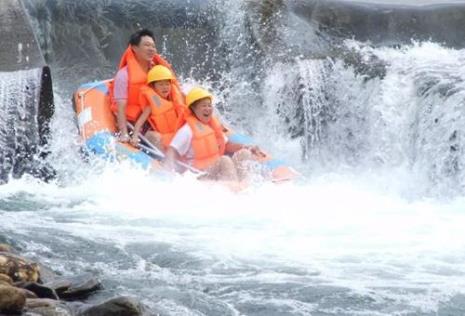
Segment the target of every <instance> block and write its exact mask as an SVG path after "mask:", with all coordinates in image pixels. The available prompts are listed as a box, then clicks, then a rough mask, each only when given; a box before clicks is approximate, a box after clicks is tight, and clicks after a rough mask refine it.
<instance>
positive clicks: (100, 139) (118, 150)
mask: <svg viewBox="0 0 465 316" xmlns="http://www.w3.org/2000/svg"><path fill="white" fill-rule="evenodd" d="M114 138H115V137H114V136H113V135H112V133H110V132H99V133H96V134H95V135H94V136H92V137H91V138H89V139H88V140H87V141H86V148H87V149H88V150H89V151H90V152H93V153H95V154H96V155H98V156H101V157H102V158H104V159H108V160H110V161H114V160H116V157H117V156H123V157H127V158H128V159H130V160H131V161H133V162H135V163H136V164H138V165H140V166H141V167H143V168H149V167H150V166H151V165H152V162H153V158H151V157H150V156H149V155H147V154H146V153H144V152H142V151H140V150H136V151H131V150H130V149H129V148H127V147H126V146H124V145H122V144H120V143H118V142H116V143H115V146H114V148H115V152H112V151H111V150H109V148H111V147H109V146H110V144H112V143H113V142H114V141H115V140H114Z"/></svg>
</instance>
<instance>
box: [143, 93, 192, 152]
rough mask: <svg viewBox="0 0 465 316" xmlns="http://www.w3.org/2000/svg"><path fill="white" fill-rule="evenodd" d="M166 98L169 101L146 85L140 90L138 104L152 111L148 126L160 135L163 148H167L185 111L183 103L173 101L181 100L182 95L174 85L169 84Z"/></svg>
mask: <svg viewBox="0 0 465 316" xmlns="http://www.w3.org/2000/svg"><path fill="white" fill-rule="evenodd" d="M168 98H169V100H167V99H164V98H162V97H161V96H159V95H158V93H156V92H155V91H154V90H153V89H152V88H151V87H149V86H147V85H144V86H143V87H142V88H141V92H140V99H141V100H140V102H139V103H140V104H142V105H148V106H150V108H151V110H152V111H151V114H150V116H149V118H148V121H149V124H150V126H151V127H152V129H153V130H154V131H157V132H159V133H160V135H161V137H162V144H163V146H164V147H165V148H167V147H168V146H169V143H170V142H171V140H172V139H173V136H174V134H175V132H176V129H177V126H178V121H179V120H180V118H181V117H183V115H184V111H186V110H187V107H186V106H185V105H184V104H183V103H180V102H179V101H174V100H182V99H183V95H182V94H181V92H180V91H179V90H178V89H177V87H176V86H175V85H174V84H171V92H170V95H169V96H168ZM171 100H173V101H171Z"/></svg>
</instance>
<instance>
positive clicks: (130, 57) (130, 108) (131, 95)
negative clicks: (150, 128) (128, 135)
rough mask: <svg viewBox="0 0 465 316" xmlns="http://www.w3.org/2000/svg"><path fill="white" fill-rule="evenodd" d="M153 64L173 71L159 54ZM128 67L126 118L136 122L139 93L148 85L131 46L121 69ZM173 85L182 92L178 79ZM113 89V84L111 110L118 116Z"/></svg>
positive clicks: (144, 72) (124, 57) (138, 112)
mask: <svg viewBox="0 0 465 316" xmlns="http://www.w3.org/2000/svg"><path fill="white" fill-rule="evenodd" d="M153 64H154V65H163V66H165V67H167V68H169V69H170V70H171V71H172V68H171V65H170V64H169V63H168V62H167V61H166V60H165V59H163V57H161V56H160V55H158V54H157V55H155V56H154V57H153ZM126 66H127V69H128V99H127V103H126V118H127V119H128V120H129V121H132V122H134V121H136V120H137V118H138V117H139V115H140V113H141V108H140V105H139V93H140V89H141V87H142V86H143V85H145V84H146V83H147V72H146V71H145V70H144V69H143V68H142V67H141V66H140V64H139V62H138V61H137V58H136V56H135V55H134V51H133V50H132V48H131V46H130V45H129V46H128V48H127V49H126V51H125V52H124V54H123V56H122V57H121V61H120V64H119V69H121V68H123V67H126ZM173 83H174V85H176V87H177V88H178V90H179V91H181V89H180V88H179V87H180V86H179V83H178V81H177V80H176V79H175V80H173ZM113 88H114V87H113V82H112V84H111V85H110V99H111V110H112V111H113V113H115V114H116V113H117V112H118V106H117V105H116V101H115V100H114V98H113ZM181 95H182V94H181ZM182 97H184V96H182ZM182 103H185V102H182Z"/></svg>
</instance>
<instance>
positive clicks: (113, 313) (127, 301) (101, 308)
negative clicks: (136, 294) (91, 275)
mask: <svg viewBox="0 0 465 316" xmlns="http://www.w3.org/2000/svg"><path fill="white" fill-rule="evenodd" d="M142 313H143V307H142V304H141V303H140V302H138V301H137V300H135V299H133V298H130V297H125V296H122V297H116V298H113V299H110V300H108V301H106V302H103V303H101V304H98V305H94V306H92V307H89V308H87V309H84V310H82V311H81V312H80V313H78V315H79V316H139V315H142Z"/></svg>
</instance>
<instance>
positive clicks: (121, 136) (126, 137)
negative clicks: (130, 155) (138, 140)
mask: <svg viewBox="0 0 465 316" xmlns="http://www.w3.org/2000/svg"><path fill="white" fill-rule="evenodd" d="M130 140H131V139H130V137H129V135H128V133H121V134H119V136H118V141H120V142H121V143H128V142H129V141H130Z"/></svg>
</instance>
